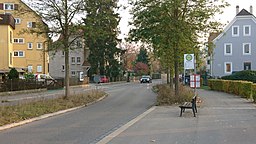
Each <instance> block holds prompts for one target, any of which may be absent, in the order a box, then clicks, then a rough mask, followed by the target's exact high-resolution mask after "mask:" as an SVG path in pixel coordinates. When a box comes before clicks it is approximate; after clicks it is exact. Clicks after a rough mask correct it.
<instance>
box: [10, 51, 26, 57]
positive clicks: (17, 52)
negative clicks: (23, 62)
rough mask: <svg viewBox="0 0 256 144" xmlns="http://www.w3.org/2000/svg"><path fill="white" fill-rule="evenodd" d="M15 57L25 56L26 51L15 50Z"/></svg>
mask: <svg viewBox="0 0 256 144" xmlns="http://www.w3.org/2000/svg"><path fill="white" fill-rule="evenodd" d="M13 56H14V57H24V56H25V52H24V51H14V55H13Z"/></svg>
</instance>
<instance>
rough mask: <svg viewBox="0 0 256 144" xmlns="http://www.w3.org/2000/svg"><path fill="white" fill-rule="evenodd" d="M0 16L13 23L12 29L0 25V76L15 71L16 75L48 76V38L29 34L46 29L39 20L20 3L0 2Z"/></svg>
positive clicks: (38, 17) (17, 1) (8, 25)
mask: <svg viewBox="0 0 256 144" xmlns="http://www.w3.org/2000/svg"><path fill="white" fill-rule="evenodd" d="M0 14H2V15H3V16H5V17H7V16H6V15H8V16H10V15H11V16H13V18H14V21H15V26H14V27H13V26H12V25H11V24H1V23H0V27H1V29H0V32H1V33H0V50H1V53H0V60H1V61H0V72H1V70H2V71H4V70H6V69H7V70H9V68H13V67H14V68H16V69H17V70H18V71H19V72H32V73H34V74H36V73H38V74H40V73H41V74H48V73H49V72H48V69H49V68H48V65H49V56H48V52H46V50H47V40H48V36H47V35H46V34H45V35H38V34H32V33H31V32H28V31H31V30H35V31H36V30H37V29H39V28H41V27H42V26H47V25H46V24H44V23H43V21H42V19H41V17H40V16H39V15H38V14H37V13H36V12H34V11H33V10H32V9H31V8H29V7H28V6H27V5H26V4H25V3H23V2H22V1H21V0H0ZM11 16H10V17H11ZM0 22H1V20H0ZM2 51H4V53H2Z"/></svg>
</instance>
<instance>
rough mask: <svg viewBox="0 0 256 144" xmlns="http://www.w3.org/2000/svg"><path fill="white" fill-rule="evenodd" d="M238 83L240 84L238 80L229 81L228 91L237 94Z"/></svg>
mask: <svg viewBox="0 0 256 144" xmlns="http://www.w3.org/2000/svg"><path fill="white" fill-rule="evenodd" d="M239 85H240V81H230V87H229V88H230V90H229V91H230V93H232V94H235V95H239V90H240V89H239Z"/></svg>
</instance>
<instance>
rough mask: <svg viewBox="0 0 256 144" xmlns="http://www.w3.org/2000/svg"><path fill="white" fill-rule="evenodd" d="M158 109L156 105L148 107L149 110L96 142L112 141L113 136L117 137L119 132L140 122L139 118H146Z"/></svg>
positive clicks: (104, 143)
mask: <svg viewBox="0 0 256 144" xmlns="http://www.w3.org/2000/svg"><path fill="white" fill-rule="evenodd" d="M155 109H156V106H153V107H151V108H150V109H148V110H147V111H145V112H144V113H142V114H141V115H139V116H137V117H136V118H134V119H133V120H131V121H129V122H128V123H127V124H125V125H123V126H122V127H120V128H119V129H117V130H115V131H114V132H112V133H111V134H109V135H107V136H106V137H104V138H103V139H102V140H100V141H99V142H97V143H96V144H107V143H108V142H110V141H111V140H112V139H113V138H115V137H116V136H118V135H119V134H121V133H122V132H123V131H125V130H126V129H128V128H129V127H130V126H132V125H134V124H135V123H136V122H138V121H139V120H141V119H142V118H144V117H145V116H146V115H147V114H149V113H150V112H152V111H153V110H155Z"/></svg>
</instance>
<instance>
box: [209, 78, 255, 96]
mask: <svg viewBox="0 0 256 144" xmlns="http://www.w3.org/2000/svg"><path fill="white" fill-rule="evenodd" d="M252 85H253V83H252V82H248V81H235V80H221V79H211V80H209V81H208V86H209V87H210V89H212V90H216V91H223V92H226V93H231V94H235V95H239V96H241V97H243V98H247V99H249V98H251V95H252V92H253V91H252V89H253V86H252ZM255 93H256V92H255ZM255 95H256V94H255Z"/></svg>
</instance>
